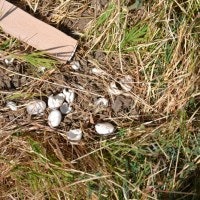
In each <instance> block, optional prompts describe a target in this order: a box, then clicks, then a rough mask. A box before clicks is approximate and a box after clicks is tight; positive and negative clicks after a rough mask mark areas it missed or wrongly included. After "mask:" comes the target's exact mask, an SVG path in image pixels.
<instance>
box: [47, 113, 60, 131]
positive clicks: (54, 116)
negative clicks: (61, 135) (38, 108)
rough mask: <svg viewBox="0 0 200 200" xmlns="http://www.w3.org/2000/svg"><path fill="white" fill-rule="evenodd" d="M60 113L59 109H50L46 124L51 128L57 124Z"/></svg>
mask: <svg viewBox="0 0 200 200" xmlns="http://www.w3.org/2000/svg"><path fill="white" fill-rule="evenodd" d="M61 119H62V115H61V113H60V111H59V110H52V111H51V112H50V113H49V116H48V124H49V126H50V127H51V128H54V127H57V126H59V124H60V122H61Z"/></svg>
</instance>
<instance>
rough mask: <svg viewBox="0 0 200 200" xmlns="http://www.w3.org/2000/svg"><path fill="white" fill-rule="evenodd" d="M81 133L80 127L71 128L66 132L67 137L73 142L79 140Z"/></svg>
mask: <svg viewBox="0 0 200 200" xmlns="http://www.w3.org/2000/svg"><path fill="white" fill-rule="evenodd" d="M82 136H83V133H82V131H81V129H71V130H69V131H68V132H67V138H68V139H69V140H71V141H73V142H78V141H80V140H81V138H82Z"/></svg>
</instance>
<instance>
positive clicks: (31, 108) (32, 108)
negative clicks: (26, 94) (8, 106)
mask: <svg viewBox="0 0 200 200" xmlns="http://www.w3.org/2000/svg"><path fill="white" fill-rule="evenodd" d="M45 109H46V103H45V102H44V101H42V100H35V101H31V102H30V103H28V105H27V106H26V110H27V112H28V114H29V115H38V114H41V113H43V112H44V110H45Z"/></svg>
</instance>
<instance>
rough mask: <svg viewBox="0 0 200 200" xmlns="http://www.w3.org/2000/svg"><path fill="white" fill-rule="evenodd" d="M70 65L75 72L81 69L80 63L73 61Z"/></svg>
mask: <svg viewBox="0 0 200 200" xmlns="http://www.w3.org/2000/svg"><path fill="white" fill-rule="evenodd" d="M70 64H71V67H72V69H74V70H75V71H78V70H79V69H80V68H81V65H80V62H79V61H72V62H71V63H70Z"/></svg>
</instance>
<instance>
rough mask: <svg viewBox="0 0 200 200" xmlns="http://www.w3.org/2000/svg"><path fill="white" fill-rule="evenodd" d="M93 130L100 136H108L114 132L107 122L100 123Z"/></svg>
mask: <svg viewBox="0 0 200 200" xmlns="http://www.w3.org/2000/svg"><path fill="white" fill-rule="evenodd" d="M95 130H96V132H97V133H98V134H100V135H109V134H112V133H113V132H114V130H115V128H114V126H113V125H112V124H111V123H109V122H102V123H97V124H96V125H95Z"/></svg>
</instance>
